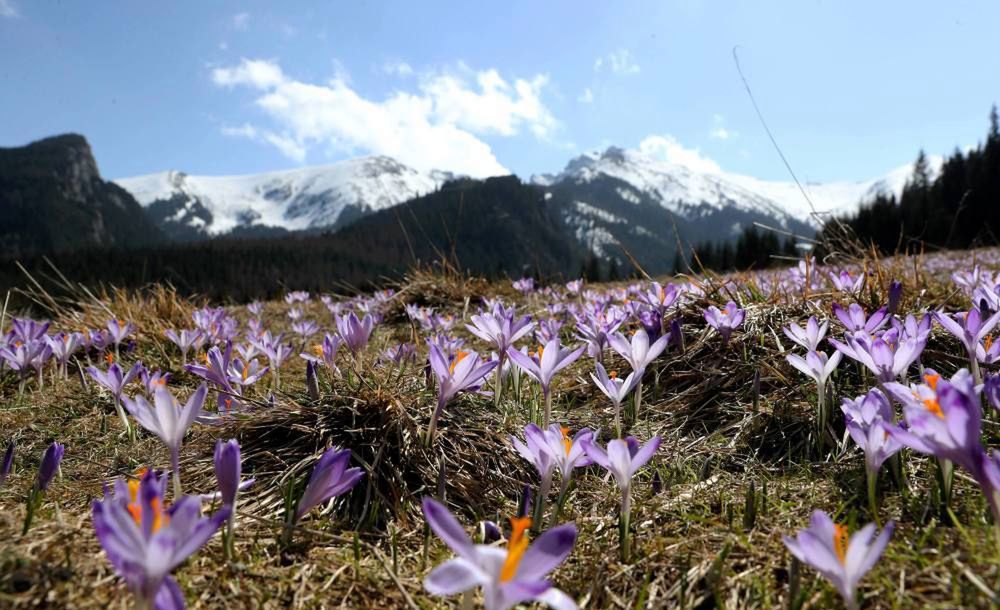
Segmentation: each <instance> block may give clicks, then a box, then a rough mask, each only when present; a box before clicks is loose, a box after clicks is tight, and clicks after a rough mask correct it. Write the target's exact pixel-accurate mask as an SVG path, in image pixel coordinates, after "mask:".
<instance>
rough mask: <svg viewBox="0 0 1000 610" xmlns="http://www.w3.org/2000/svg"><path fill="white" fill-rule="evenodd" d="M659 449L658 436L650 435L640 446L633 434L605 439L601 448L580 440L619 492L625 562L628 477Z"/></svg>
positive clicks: (629, 504)
mask: <svg viewBox="0 0 1000 610" xmlns="http://www.w3.org/2000/svg"><path fill="white" fill-rule="evenodd" d="M659 448H660V437H659V436H654V437H653V438H651V439H649V441H647V442H646V444H645V445H640V444H639V441H638V440H636V438H635V437H634V436H630V437H628V438H626V439H617V438H616V439H613V440H610V441H608V448H607V451H605V450H604V449H603V448H601V446H600V445H598V444H597V442H596V441H595V439H594V437H593V436H591V437H589V438H586V439H584V440H583V449H584V451H586V452H587V455H588V456H590V459H592V460H593V461H594V462H595V463H597V464H600V465H601V466H602V467H603V468H604V469H605V470H607V471H608V472H610V473H611V475H612V476H613V477H614V479H615V482H616V483H618V488H619V489H620V490H621V492H622V503H621V512H620V513H619V527H620V529H621V532H620V533H621V544H622V547H621V551H622V560H623V561H628V558H629V554H630V543H629V538H630V537H629V523H630V521H629V520H630V518H631V512H632V477H633V476H635V473H636V472H638V470H639V469H640V468H642V467H643V466H645V465H646V463H647V462H648V461H649V460H650V459H652V457H653V454H654V453H656V450H657V449H659Z"/></svg>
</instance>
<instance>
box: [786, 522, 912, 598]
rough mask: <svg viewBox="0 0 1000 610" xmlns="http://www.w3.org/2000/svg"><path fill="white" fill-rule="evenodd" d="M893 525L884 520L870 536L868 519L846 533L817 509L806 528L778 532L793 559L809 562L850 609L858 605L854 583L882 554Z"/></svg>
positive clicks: (871, 526) (862, 576) (870, 529)
mask: <svg viewBox="0 0 1000 610" xmlns="http://www.w3.org/2000/svg"><path fill="white" fill-rule="evenodd" d="M893 529H895V524H894V523H893V522H892V521H890V522H888V523H886V524H885V527H884V528H883V529H882V532H881V533H880V534H879V535H878V536H877V537H875V538H874V540H873V539H872V537H873V536H875V524H874V523H869V524H868V525H866V526H864V527H862V528H861V529H860V530H858V531H857V532H855V533H854V534H853V535H849V532H848V530H847V528H846V527H845V526H842V525H838V524H836V523H834V522H833V519H831V518H830V515H828V514H826V513H825V512H823V511H821V510H817V511H814V512H813V514H812V518H811V519H810V521H809V527H808V528H806V529H804V530H802V531H800V532H799V533H798V535H797V536H796V537H795V538H792V537H790V536H782V540H783V541H784V543H785V546H786V547H788V551H789V552H790V553H791V554H792V555H794V556H795V558H796V559H798V560H799V561H801V562H802V563H805V564H807V565H810V566H812V567H813V568H815V569H816V571H817V572H819V573H820V574H822V575H823V577H824V578H826V579H827V580H828V581H830V584H832V585H833V586H834V587H835V588H836V589H837V591H838V592H839V593H840V595H841V597H843V598H844V603H845V604H846V605H847V607H848V609H849V610H854V609H856V608H857V607H858V604H857V600H856V599H855V594H856V592H857V588H858V583H860V582H861V579H862V578H864V576H865V574H867V573H868V572H869V571H870V570H871V569H872V567H874V566H875V563H876V562H877V561H878V560H879V557H881V556H882V553H883V552H884V551H885V547H886V545H888V544H889V538H890V537H891V536H892V532H893Z"/></svg>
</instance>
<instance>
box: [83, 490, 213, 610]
mask: <svg viewBox="0 0 1000 610" xmlns="http://www.w3.org/2000/svg"><path fill="white" fill-rule="evenodd" d="M165 484H166V480H165V479H159V478H158V477H157V476H156V473H155V472H154V471H152V470H147V471H146V473H145V474H143V476H142V478H141V479H140V480H139V481H138V482H137V483H136V482H130V483H126V482H125V481H123V480H121V479H119V480H117V481H116V482H115V485H114V491H113V492H112V491H111V490H107V489H106V490H105V493H104V499H103V500H95V501H94V503H93V508H92V515H93V520H94V530H95V532H96V533H97V540H98V541H99V542H100V543H101V546H102V547H103V548H104V552H105V554H106V555H107V556H108V561H110V562H111V565H112V566H114V568H115V572H117V573H118V575H119V576H120V577H121V578H122V579H123V580H124V581H125V584H126V585H127V586H128V588H129V589H130V590H131V591H132V594H133V595H134V596H135V598H136V607H138V608H143V609H147V608H148V609H152V608H156V609H157V610H176V609H182V608H184V594H183V592H182V591H181V589H180V587H179V586H178V584H177V581H176V580H174V578H173V577H172V576H171V575H170V573H171V572H172V571H173V570H174V569H175V568H176V567H177V566H179V565H180V564H182V563H184V561H185V560H186V559H187V558H188V557H190V556H191V555H193V554H194V553H195V551H197V550H198V549H199V548H201V547H202V546H203V545H204V544H205V543H206V542H207V541H208V539H209V538H211V537H212V535H213V534H215V532H216V530H218V529H219V527H220V526H221V525H222V524H223V523H225V521H226V519H228V518H229V514H230V511H231V509H230V508H229V507H228V506H223V507H222V508H221V509H219V510H218V511H217V512H216V513H215V514H213V515H211V516H210V517H202V516H201V501H200V500H199V499H198V498H197V497H196V496H185V497H183V498H179V499H177V500H176V501H175V502H174V503H173V504H172V505H171V506H170V507H169V508H166V505H165V501H164V497H163V496H164V488H165V487H166V485H165Z"/></svg>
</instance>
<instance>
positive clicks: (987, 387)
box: [983, 375, 1000, 411]
mask: <svg viewBox="0 0 1000 610" xmlns="http://www.w3.org/2000/svg"><path fill="white" fill-rule="evenodd" d="M983 394H985V395H986V402H988V403H990V406H991V407H993V408H994V409H996V410H997V411H1000V375H987V376H986V381H985V382H984V383H983Z"/></svg>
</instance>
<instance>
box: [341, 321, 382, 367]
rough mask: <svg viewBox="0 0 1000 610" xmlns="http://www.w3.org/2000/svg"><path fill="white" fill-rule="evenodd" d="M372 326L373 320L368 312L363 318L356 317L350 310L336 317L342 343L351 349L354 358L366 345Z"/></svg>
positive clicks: (373, 324)
mask: <svg viewBox="0 0 1000 610" xmlns="http://www.w3.org/2000/svg"><path fill="white" fill-rule="evenodd" d="M374 328H375V320H374V319H373V318H372V317H371V315H370V314H365V317H364V318H361V319H358V315H357V314H356V313H354V312H353V311H352V312H349V313H347V314H345V315H342V316H339V317H338V318H337V332H338V333H340V336H341V337H342V338H343V339H344V344H345V345H346V346H347V349H349V350H351V353H352V354H354V357H355V358H357V357H358V355H359V354H360V353H361V352H362V351H364V349H365V347H366V346H367V345H368V340H369V339H370V338H371V336H372V330H373V329H374Z"/></svg>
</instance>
